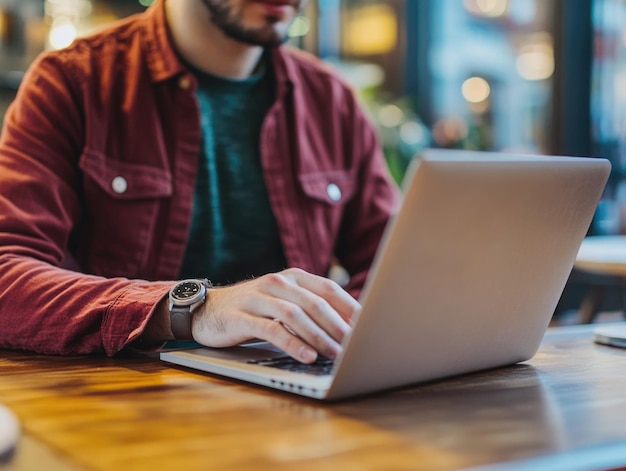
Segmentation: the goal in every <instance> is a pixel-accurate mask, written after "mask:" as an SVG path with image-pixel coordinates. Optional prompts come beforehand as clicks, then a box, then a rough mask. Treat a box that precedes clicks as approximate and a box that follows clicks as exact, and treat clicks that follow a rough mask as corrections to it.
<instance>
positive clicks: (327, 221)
mask: <svg viewBox="0 0 626 471" xmlns="http://www.w3.org/2000/svg"><path fill="white" fill-rule="evenodd" d="M298 179H299V181H300V186H301V188H302V192H303V193H304V195H305V212H306V214H308V215H310V217H311V219H310V222H311V225H312V228H311V229H312V231H311V233H312V234H314V238H313V239H312V241H311V245H312V247H311V248H312V250H315V249H331V250H332V248H334V246H335V243H336V241H337V237H338V235H339V230H340V227H341V222H342V219H343V213H344V210H345V206H346V204H347V203H348V202H349V201H350V200H351V199H352V197H353V196H354V192H355V190H356V176H355V174H354V172H349V171H344V170H332V171H319V172H311V173H303V174H300V175H299V176H298Z"/></svg>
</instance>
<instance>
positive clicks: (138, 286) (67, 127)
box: [0, 53, 171, 355]
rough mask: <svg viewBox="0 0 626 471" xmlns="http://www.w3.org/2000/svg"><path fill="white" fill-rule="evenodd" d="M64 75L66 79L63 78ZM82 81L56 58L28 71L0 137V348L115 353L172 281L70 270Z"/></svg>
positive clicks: (77, 204) (49, 57)
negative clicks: (91, 273)
mask: <svg viewBox="0 0 626 471" xmlns="http://www.w3.org/2000/svg"><path fill="white" fill-rule="evenodd" d="M70 77H71V79H70ZM79 77H80V75H79V74H78V73H77V71H75V70H73V69H72V64H71V63H70V62H65V61H64V58H63V55H62V54H59V53H49V54H46V55H43V56H41V57H40V58H39V59H38V60H37V61H36V62H35V63H34V64H33V65H32V66H31V68H30V69H29V71H28V73H27V74H26V76H25V78H24V81H23V83H22V86H21V87H20V90H19V92H18V95H17V97H16V99H15V100H14V102H13V103H12V105H11V106H10V108H9V110H8V111H7V114H6V115H5V119H4V127H3V131H2V136H1V137H0V347H2V348H15V349H25V350H32V351H36V352H41V353H48V354H84V353H93V352H104V353H106V354H107V355H114V354H115V353H117V352H119V351H120V350H121V349H122V348H124V346H126V345H127V344H128V343H130V342H132V341H133V340H134V339H135V338H136V337H138V336H139V334H140V333H141V332H142V330H143V328H144V327H145V325H146V323H147V322H148V319H149V317H150V315H151V313H152V311H153V309H154V308H155V305H156V304H157V303H158V301H159V300H160V299H161V298H162V297H163V296H164V295H165V293H166V291H167V289H168V287H169V286H170V285H171V282H156V283H149V282H146V281H141V280H128V279H124V278H114V279H105V278H101V277H97V276H91V275H86V274H82V273H79V272H78V271H72V270H69V269H66V268H63V267H64V266H67V265H68V263H67V260H66V252H67V247H68V241H69V238H70V234H71V233H72V231H73V230H74V229H75V228H76V226H77V224H78V221H79V219H80V217H81V215H82V211H83V208H82V207H81V201H80V181H81V180H80V175H79V170H78V166H77V161H78V158H79V156H80V154H81V152H82V148H83V142H84V137H83V136H84V133H85V132H87V131H86V130H85V129H84V128H85V126H84V120H83V119H82V114H83V109H84V108H83V105H82V103H81V96H82V94H81V93H80V84H81V80H80V78H79Z"/></svg>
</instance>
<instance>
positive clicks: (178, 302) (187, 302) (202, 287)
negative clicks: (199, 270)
mask: <svg viewBox="0 0 626 471" xmlns="http://www.w3.org/2000/svg"><path fill="white" fill-rule="evenodd" d="M185 284H193V285H195V286H198V287H199V289H198V292H197V293H195V294H194V295H193V296H191V297H188V298H180V297H177V295H176V290H177V289H178V288H179V287H180V286H182V285H185ZM206 292H207V283H205V282H204V280H198V279H187V280H181V281H179V282H178V283H176V284H175V285H174V286H172V288H171V289H170V292H169V300H170V306H171V307H173V306H181V307H185V306H192V305H193V304H196V303H197V302H199V301H203V300H204V299H205V298H206ZM171 307H170V309H171Z"/></svg>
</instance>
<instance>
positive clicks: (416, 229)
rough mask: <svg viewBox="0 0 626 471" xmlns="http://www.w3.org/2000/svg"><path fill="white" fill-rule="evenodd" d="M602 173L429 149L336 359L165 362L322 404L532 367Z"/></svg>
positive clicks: (227, 353) (245, 354)
mask: <svg viewBox="0 0 626 471" xmlns="http://www.w3.org/2000/svg"><path fill="white" fill-rule="evenodd" d="M609 171H610V164H609V162H608V161H607V160H604V159H593V158H574V157H545V156H522V155H512V154H498V153H481V152H469V151H443V150H427V151H425V152H424V153H423V154H422V155H420V156H419V157H418V158H416V159H415V160H414V161H413V162H412V164H411V166H410V168H409V170H408V172H407V176H406V177H405V181H404V184H403V195H404V196H403V202H402V205H401V207H400V208H399V211H398V213H397V214H396V216H395V217H394V218H393V219H392V220H391V221H390V223H389V225H388V227H387V230H386V232H385V235H384V237H383V240H382V241H381V244H380V248H379V251H378V253H377V255H376V259H375V261H374V264H373V266H372V269H371V271H370V276H369V277H368V279H367V282H366V285H365V288H364V291H363V294H362V297H361V299H360V302H361V304H362V306H363V309H362V312H361V315H360V316H359V318H358V319H357V321H356V323H355V325H354V328H353V331H352V334H351V335H350V337H349V338H347V339H346V340H345V341H344V345H343V353H342V354H341V356H340V357H339V358H338V359H337V360H336V361H335V362H334V365H332V364H331V365H324V364H318V365H315V366H313V367H305V366H302V365H301V364H298V363H297V362H295V361H293V362H292V361H291V360H289V359H287V358H285V354H284V353H283V352H281V351H280V350H277V349H276V348H274V347H273V346H271V345H270V344H267V343H262V342H257V343H250V344H246V345H244V346H237V347H233V348H227V349H212V348H195V349H188V350H179V351H170V352H162V353H161V359H162V360H165V361H168V362H172V363H176V364H178V365H183V366H186V367H189V368H194V369H198V370H202V371H206V372H209V373H213V374H217V375H221V376H227V377H230V378H235V379H238V380H243V381H247V382H252V383H256V384H260V385H263V386H267V387H271V388H277V389H281V390H285V391H289V392H291V393H296V394H301V395H304V396H310V397H314V398H319V399H328V400H335V399H342V398H347V397H351V396H356V395H361V394H366V393H371V392H375V391H380V390H384V389H389V388H397V387H401V386H406V385H410V384H415V383H419V382H424V381H432V380H435V379H439V378H444V377H449V376H453V375H459V374H463V373H468V372H473V371H478V370H484V369H489V368H495V367H499V366H504V365H510V364H513V363H517V362H520V361H524V360H527V359H529V358H531V357H532V356H533V355H534V354H535V353H536V351H537V349H538V347H539V344H540V342H541V340H542V338H543V335H544V332H545V330H546V328H547V326H548V323H549V321H550V318H551V316H552V314H553V312H554V309H555V307H556V305H557V302H558V300H559V297H560V295H561V293H562V291H563V288H564V286H565V283H566V281H567V278H568V276H569V274H570V271H571V269H572V266H573V264H574V259H575V257H576V253H577V252H578V248H579V246H580V244H581V242H582V240H583V238H584V236H585V234H586V232H587V229H588V228H589V225H590V223H591V220H592V217H593V214H594V211H595V208H596V205H597V203H598V200H599V199H600V196H601V193H602V191H603V188H604V186H605V184H606V181H607V178H608V175H609ZM321 363H324V362H321ZM327 363H330V362H327ZM294 365H295V366H296V368H295V371H294V370H293V369H294Z"/></svg>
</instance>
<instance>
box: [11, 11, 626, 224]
mask: <svg viewBox="0 0 626 471" xmlns="http://www.w3.org/2000/svg"><path fill="white" fill-rule="evenodd" d="M152 2H153V0H0V120H1V117H2V114H3V113H4V111H5V109H6V107H7V106H8V104H9V103H10V102H11V100H12V99H13V97H14V95H15V92H16V89H17V87H18V86H19V84H20V80H21V77H22V75H23V73H24V70H25V69H26V68H27V67H28V65H29V64H30V62H31V61H32V60H33V58H34V57H35V56H36V55H37V54H38V53H40V52H41V51H43V50H48V49H56V48H62V47H65V46H67V45H69V44H70V43H71V42H72V40H73V39H74V38H75V37H77V36H80V35H84V34H87V33H90V32H92V31H94V30H96V29H98V28H100V27H102V26H104V25H106V24H109V23H110V22H112V21H115V20H116V19H118V18H122V17H125V16H128V15H131V14H133V13H138V12H141V11H143V10H145V8H146V7H148V6H149V5H150V4H151V3H152ZM289 41H290V43H291V44H292V45H294V46H296V47H299V48H302V49H305V50H307V51H310V52H312V53H314V54H316V55H318V56H319V57H321V58H322V59H324V60H326V61H328V62H329V63H331V64H332V65H333V66H334V67H336V69H337V70H338V71H339V72H340V73H341V74H342V75H343V76H344V77H345V79H346V80H348V81H349V82H350V83H351V84H352V85H353V86H354V87H355V89H356V90H357V91H358V93H359V95H360V97H361V99H362V101H363V103H364V105H365V106H366V108H367V109H368V110H369V112H370V114H371V117H372V119H373V120H374V121H375V123H376V124H377V125H378V127H379V130H380V133H381V136H382V139H383V143H384V148H385V155H386V157H387V161H388V163H389V168H390V170H391V172H392V174H393V176H394V178H395V179H396V180H397V181H398V182H399V181H401V179H402V175H403V172H404V170H405V168H406V166H407V164H408V162H409V160H410V159H411V158H412V157H413V156H414V155H416V154H417V153H418V152H419V151H420V149H423V148H424V147H427V146H429V147H453V148H465V149H477V150H512V151H516V152H523V153H545V154H556V155H581V156H589V155H590V156H601V157H606V158H609V159H610V160H611V161H612V163H613V171H612V175H611V179H610V182H609V185H608V186H607V190H606V194H605V195H604V196H603V199H602V201H601V203H600V205H599V207H598V211H597V212H596V216H595V218H594V222H593V225H592V228H591V230H590V233H591V234H603V235H610V234H626V175H625V173H624V171H625V169H626V154H625V152H626V0H387V1H382V0H317V1H316V0H311V2H310V4H309V5H308V7H307V10H306V11H305V12H304V14H303V15H302V16H301V17H299V18H297V20H296V21H295V22H294V23H293V25H292V28H291V31H290V40H289Z"/></svg>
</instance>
